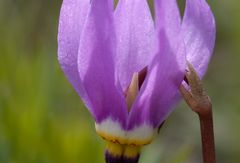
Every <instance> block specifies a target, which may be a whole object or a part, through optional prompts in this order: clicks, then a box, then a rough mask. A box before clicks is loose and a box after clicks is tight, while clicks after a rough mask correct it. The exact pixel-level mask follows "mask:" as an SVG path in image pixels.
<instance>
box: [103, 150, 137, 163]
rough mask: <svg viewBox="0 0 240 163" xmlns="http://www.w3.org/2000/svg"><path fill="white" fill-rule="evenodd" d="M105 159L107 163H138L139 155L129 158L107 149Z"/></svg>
mask: <svg viewBox="0 0 240 163" xmlns="http://www.w3.org/2000/svg"><path fill="white" fill-rule="evenodd" d="M105 160H106V163H138V160H139V155H137V156H136V157H135V158H127V157H124V156H114V155H111V154H110V153H109V152H108V151H106V152H105Z"/></svg>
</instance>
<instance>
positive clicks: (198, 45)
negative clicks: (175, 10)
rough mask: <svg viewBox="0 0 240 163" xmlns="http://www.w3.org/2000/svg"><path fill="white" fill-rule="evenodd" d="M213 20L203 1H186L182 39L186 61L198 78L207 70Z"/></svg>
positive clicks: (213, 32)
mask: <svg viewBox="0 0 240 163" xmlns="http://www.w3.org/2000/svg"><path fill="white" fill-rule="evenodd" d="M215 33H216V27H215V20H214V16H213V14H212V11H211V9H210V8H209V6H208V4H207V2H206V1H205V0H187V2H186V9H185V14H184V19H183V37H184V41H185V44H186V53H187V60H188V61H189V62H190V63H191V64H192V65H193V66H194V68H195V69H196V71H197V72H198V74H199V75H200V77H203V75H204V74H205V72H206V70H207V66H208V63H209V60H210V58H211V55H212V52H213V47H214V44H215Z"/></svg>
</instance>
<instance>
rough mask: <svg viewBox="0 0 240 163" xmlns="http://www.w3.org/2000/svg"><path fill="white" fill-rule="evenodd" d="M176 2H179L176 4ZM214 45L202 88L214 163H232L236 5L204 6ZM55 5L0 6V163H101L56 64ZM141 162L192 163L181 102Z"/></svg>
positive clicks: (236, 146)
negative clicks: (211, 17) (210, 110)
mask: <svg viewBox="0 0 240 163" xmlns="http://www.w3.org/2000/svg"><path fill="white" fill-rule="evenodd" d="M183 1H184V0H181V1H180V2H181V3H182V2H183ZM209 3H210V4H211V6H212V8H213V11H214V14H215V17H216V21H217V31H218V33H217V42H216V43H217V44H216V49H215V53H214V56H213V59H212V62H211V64H210V66H209V71H208V74H207V76H206V77H205V79H204V85H205V87H206V89H207V91H208V93H209V95H210V96H211V98H212V102H213V106H214V120H215V135H216V149H217V157H218V162H219V163H226V162H229V163H235V162H240V155H239V153H240V141H239V137H240V127H239V124H240V100H239V92H240V75H239V72H238V71H239V70H240V46H239V43H240V1H238V0H218V1H217V0H211V1H209ZM60 5H61V1H47V0H1V1H0V162H3V163H5V162H17V163H19V162H24V163H27V162H34V163H35V162H40V163H45V162H50V163H55V162H56V163H59V162H63V163H65V162H67V163H75V162H81V163H101V162H104V161H103V152H104V142H103V141H102V140H101V139H100V138H99V137H98V136H97V135H96V134H95V130H94V122H93V121H92V119H91V116H90V114H89V113H88V112H87V110H86V109H85V108H84V105H83V104H82V103H81V101H80V99H79V97H78V96H77V94H76V93H75V92H74V90H73V88H72V87H71V85H70V84H69V82H68V81H67V79H66V78H65V76H64V75H63V73H62V71H61V69H60V67H59V65H58V62H57V42H56V38H57V24H58V14H59V10H60ZM143 151H144V152H143V154H142V158H141V162H142V163H145V162H149V163H159V162H162V163H186V162H189V163H193V162H194V163H195V162H196V163H200V162H201V143H200V135H199V124H198V119H197V116H196V115H195V114H194V113H192V112H191V111H190V110H189V109H188V108H187V106H186V105H185V104H182V105H180V106H178V109H177V110H176V111H175V112H174V113H173V114H172V115H171V116H170V118H169V119H168V120H167V122H166V124H165V126H164V127H163V129H162V130H161V132H160V135H159V137H158V138H157V139H156V140H155V141H154V143H153V144H151V145H149V146H147V147H146V148H144V149H143Z"/></svg>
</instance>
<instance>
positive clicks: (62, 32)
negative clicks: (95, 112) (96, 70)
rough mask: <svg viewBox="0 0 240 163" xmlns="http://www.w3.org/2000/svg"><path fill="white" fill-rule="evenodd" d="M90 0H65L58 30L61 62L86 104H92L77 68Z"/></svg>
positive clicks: (59, 58)
mask: <svg viewBox="0 0 240 163" xmlns="http://www.w3.org/2000/svg"><path fill="white" fill-rule="evenodd" d="M89 6H90V0H64V1H63V4H62V8H61V13H60V19H59V31H58V60H59V63H60V65H61V67H62V69H63V71H64V73H65V75H66V76H67V78H68V79H69V81H70V82H71V84H72V85H73V87H74V89H75V90H76V91H77V93H78V94H79V96H81V98H82V100H83V101H84V102H85V104H86V105H88V106H89V105H90V104H89V101H88V98H87V95H86V94H85V90H84V88H83V87H82V85H81V81H80V78H79V74H78V68H77V55H78V47H79V41H80V37H81V33H82V29H83V25H84V23H85V20H86V16H87V12H88V9H89Z"/></svg>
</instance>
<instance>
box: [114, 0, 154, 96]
mask: <svg viewBox="0 0 240 163" xmlns="http://www.w3.org/2000/svg"><path fill="white" fill-rule="evenodd" d="M115 23H116V33H117V56H116V58H115V61H116V72H117V75H118V78H119V80H120V84H121V86H122V88H123V90H124V91H125V89H126V88H127V87H128V85H129V84H130V81H131V79H132V75H133V73H134V72H138V71H140V70H141V69H143V68H144V67H145V66H146V65H148V64H149V61H151V59H152V56H153V48H154V47H153V43H154V23H153V20H152V16H151V13H150V10H149V6H148V4H147V1H146V0H120V1H119V3H118V6H117V8H116V11H115Z"/></svg>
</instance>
